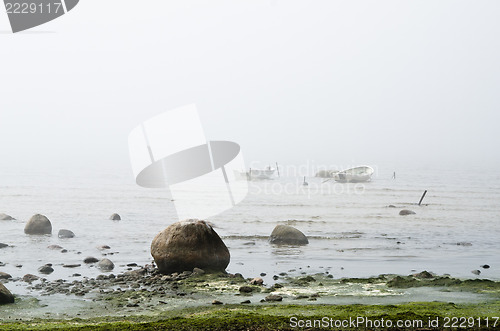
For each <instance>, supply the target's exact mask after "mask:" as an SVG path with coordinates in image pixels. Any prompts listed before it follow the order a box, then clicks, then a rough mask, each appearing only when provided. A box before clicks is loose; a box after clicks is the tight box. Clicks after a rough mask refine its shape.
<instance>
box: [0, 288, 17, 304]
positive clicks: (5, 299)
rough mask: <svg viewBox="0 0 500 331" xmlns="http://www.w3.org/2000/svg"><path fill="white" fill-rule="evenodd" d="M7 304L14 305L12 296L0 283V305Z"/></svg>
mask: <svg viewBox="0 0 500 331" xmlns="http://www.w3.org/2000/svg"><path fill="white" fill-rule="evenodd" d="M8 303H14V296H13V295H12V293H10V291H9V290H8V289H7V288H6V287H5V286H4V285H3V284H2V283H0V305H5V304H8Z"/></svg>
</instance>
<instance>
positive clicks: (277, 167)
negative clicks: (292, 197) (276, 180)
mask: <svg viewBox="0 0 500 331" xmlns="http://www.w3.org/2000/svg"><path fill="white" fill-rule="evenodd" d="M276 170H278V177H281V176H280V167H279V166H278V162H276Z"/></svg>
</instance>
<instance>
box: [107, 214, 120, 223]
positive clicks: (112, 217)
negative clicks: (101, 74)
mask: <svg viewBox="0 0 500 331" xmlns="http://www.w3.org/2000/svg"><path fill="white" fill-rule="evenodd" d="M109 219H110V220H113V221H121V219H122V218H121V217H120V215H118V214H116V213H115V214H113V215H111V216H110V217H109Z"/></svg>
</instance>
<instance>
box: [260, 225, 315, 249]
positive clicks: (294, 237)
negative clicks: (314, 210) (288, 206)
mask: <svg viewBox="0 0 500 331" xmlns="http://www.w3.org/2000/svg"><path fill="white" fill-rule="evenodd" d="M269 242H271V244H277V245H307V244H309V240H307V237H306V236H305V235H304V234H303V233H302V232H300V231H299V230H297V229H296V228H294V227H292V226H289V225H282V224H280V225H276V227H275V228H274V230H273V232H272V233H271V236H270V237H269Z"/></svg>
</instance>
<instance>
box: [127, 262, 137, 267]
mask: <svg viewBox="0 0 500 331" xmlns="http://www.w3.org/2000/svg"><path fill="white" fill-rule="evenodd" d="M127 267H137V263H129V264H127Z"/></svg>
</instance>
